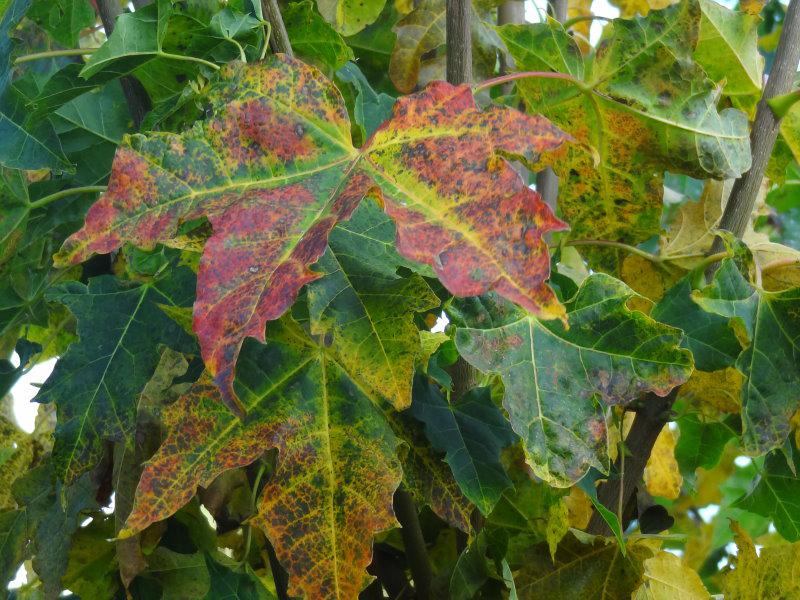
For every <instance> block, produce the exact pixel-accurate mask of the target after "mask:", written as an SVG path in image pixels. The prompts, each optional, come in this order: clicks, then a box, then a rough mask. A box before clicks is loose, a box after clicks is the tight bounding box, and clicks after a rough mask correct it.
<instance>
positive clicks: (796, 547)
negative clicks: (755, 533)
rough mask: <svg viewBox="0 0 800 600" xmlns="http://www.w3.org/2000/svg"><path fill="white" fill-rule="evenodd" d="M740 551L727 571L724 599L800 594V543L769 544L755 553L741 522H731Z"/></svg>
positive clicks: (770, 599) (758, 599)
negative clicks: (730, 568) (732, 565)
mask: <svg viewBox="0 0 800 600" xmlns="http://www.w3.org/2000/svg"><path fill="white" fill-rule="evenodd" d="M731 529H733V532H734V534H735V540H736V546H737V548H738V550H739V551H738V553H737V554H736V557H735V558H733V563H734V566H735V567H736V568H735V569H733V570H729V571H728V572H727V573H725V576H724V577H723V579H722V589H723V591H724V592H725V600H773V599H774V598H793V597H796V596H798V595H800V543H795V544H791V545H782V546H768V547H766V548H762V549H761V550H760V552H759V553H756V547H755V546H754V545H753V540H751V539H750V536H749V535H747V533H746V532H745V531H744V529H742V528H741V527H740V526H739V524H738V523H736V522H734V523H732V524H731Z"/></svg>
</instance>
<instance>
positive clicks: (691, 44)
mask: <svg viewBox="0 0 800 600" xmlns="http://www.w3.org/2000/svg"><path fill="white" fill-rule="evenodd" d="M699 19H700V8H699V6H698V3H697V2H696V1H694V0H687V1H685V2H681V3H680V4H678V5H675V6H671V7H669V8H666V9H665V10H660V11H653V12H651V13H650V14H649V15H648V16H647V17H639V18H636V19H632V20H630V21H627V20H615V21H614V22H613V23H612V24H610V25H609V26H608V29H607V34H606V35H604V37H603V41H602V42H601V43H600V44H599V45H598V48H597V50H596V52H594V53H593V54H592V55H590V56H589V57H586V58H584V57H583V56H582V55H581V52H580V49H579V47H578V44H577V42H576V41H575V40H574V39H573V38H572V37H571V36H570V35H569V34H568V33H567V32H566V31H565V30H564V28H563V27H562V26H561V24H559V23H556V22H548V23H540V24H530V25H504V26H502V27H499V28H498V31H499V32H500V37H501V38H502V39H503V41H504V42H505V43H506V45H507V46H508V49H509V52H510V53H511V55H512V56H513V57H514V60H515V61H516V67H517V70H519V71H553V72H557V73H561V74H564V76H565V77H564V78H562V79H544V78H533V77H531V78H526V79H524V80H518V81H517V86H518V89H519V91H520V94H521V96H522V98H523V100H524V101H525V103H526V104H527V106H528V108H529V110H531V111H532V112H536V113H541V114H543V115H544V116H546V117H548V118H550V119H551V120H552V121H553V122H554V123H555V124H557V125H559V126H560V127H563V128H564V130H565V131H567V132H568V133H570V134H572V135H573V136H575V138H576V139H577V140H578V141H579V142H580V144H579V145H578V144H576V145H570V146H565V147H564V148H563V149H562V150H561V151H560V152H559V156H558V157H557V159H556V161H555V162H554V164H553V168H554V169H555V170H556V172H557V174H558V175H559V177H560V187H559V197H558V206H559V210H560V211H561V213H562V214H563V215H564V217H565V218H566V220H567V222H568V223H569V224H570V227H571V229H572V234H571V235H573V236H574V237H577V238H581V237H589V238H593V239H597V238H601V239H611V240H621V241H625V242H629V243H637V242H641V241H643V240H645V239H647V238H649V237H651V236H652V235H654V234H657V233H658V231H659V218H660V216H661V208H662V193H663V172H664V171H665V170H667V169H668V170H670V171H674V172H682V173H686V174H688V175H692V176H695V177H698V178H703V179H705V178H708V177H714V178H719V179H722V178H736V177H738V176H739V175H740V174H741V173H743V172H744V171H746V170H747V169H748V168H749V167H750V145H749V132H748V123H747V117H746V116H745V115H744V113H741V112H739V111H737V110H735V109H724V110H722V111H719V112H718V111H717V108H716V103H717V100H718V98H719V91H718V90H717V88H716V86H715V84H714V83H713V82H711V81H710V80H709V79H708V77H707V76H706V74H705V72H704V71H703V70H702V69H701V68H700V66H698V65H697V63H695V62H694V61H693V59H692V53H693V51H694V48H695V45H696V44H697V40H698V27H699V25H698V23H699Z"/></svg>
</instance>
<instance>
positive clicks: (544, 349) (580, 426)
mask: <svg viewBox="0 0 800 600" xmlns="http://www.w3.org/2000/svg"><path fill="white" fill-rule="evenodd" d="M634 296H635V293H634V292H633V291H632V290H631V289H630V288H628V287H627V286H626V285H625V284H624V283H622V282H621V281H618V280H616V279H614V278H612V277H609V276H608V275H602V274H597V275H592V276H590V277H589V278H588V279H586V280H585V281H584V283H583V285H582V286H581V288H580V289H579V290H578V292H577V294H576V295H575V296H574V297H573V298H572V299H571V300H570V301H569V302H567V311H568V312H567V317H568V322H569V329H565V328H564V326H563V324H561V323H560V322H558V321H551V322H546V321H540V320H539V319H536V318H535V317H533V316H529V315H524V316H522V317H520V318H518V319H515V320H510V321H509V322H506V324H504V325H502V326H494V327H492V328H489V329H469V328H463V329H459V330H458V332H457V333H456V345H457V346H458V349H459V351H460V352H461V355H462V356H463V357H464V358H465V359H466V360H467V361H469V362H470V363H471V364H472V365H474V366H475V367H477V368H478V369H480V370H482V371H490V372H496V373H499V374H500V376H501V377H502V379H503V384H504V386H505V397H504V399H503V404H504V406H505V408H506V410H507V411H508V416H509V418H510V420H511V426H512V427H513V429H514V431H516V432H517V434H519V436H520V437H521V438H522V440H523V444H524V449H525V454H526V460H527V462H528V464H529V465H530V466H531V468H532V469H533V471H534V473H535V474H536V475H537V476H539V477H541V478H542V479H544V480H545V481H546V482H548V483H550V484H551V485H555V486H559V487H567V486H570V485H572V484H573V483H575V482H576V481H577V480H579V479H580V478H581V477H582V476H583V475H584V474H585V473H586V472H587V471H588V470H589V468H590V467H596V468H598V469H601V470H604V471H607V469H608V451H607V450H608V449H607V446H608V441H607V435H606V434H607V425H608V417H609V413H610V409H611V406H613V405H619V404H622V405H625V404H627V403H629V402H631V401H633V400H635V399H637V398H639V397H641V396H642V395H643V394H645V393H647V392H654V393H656V394H658V395H660V396H663V395H666V394H667V393H668V392H669V391H670V390H671V389H672V388H673V387H675V386H676V385H679V384H681V383H683V382H684V381H686V379H687V378H688V377H689V374H690V373H691V370H692V357H691V354H690V353H689V351H688V350H683V349H680V348H679V347H678V344H679V342H680V338H681V332H680V330H678V329H674V328H672V327H670V326H668V325H664V324H662V323H658V322H656V321H654V320H653V319H651V318H650V317H648V316H646V315H644V314H642V313H640V312H638V311H631V310H629V309H628V308H627V307H626V305H625V303H626V302H627V301H628V300H629V299H630V298H631V297H634Z"/></svg>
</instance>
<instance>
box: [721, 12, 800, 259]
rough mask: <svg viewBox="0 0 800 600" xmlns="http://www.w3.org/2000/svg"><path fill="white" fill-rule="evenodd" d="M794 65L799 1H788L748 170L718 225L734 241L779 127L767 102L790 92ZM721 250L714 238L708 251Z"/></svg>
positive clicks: (798, 51) (799, 49)
mask: <svg viewBox="0 0 800 600" xmlns="http://www.w3.org/2000/svg"><path fill="white" fill-rule="evenodd" d="M798 62H800V0H791V2H790V3H789V8H788V9H787V11H786V19H785V20H784V22H783V31H781V37H780V40H779V42H778V48H777V50H776V52H775V62H774V63H773V65H772V70H771V71H770V73H769V78H768V79H767V84H766V85H765V86H764V93H763V95H762V96H761V101H760V102H759V103H758V108H757V109H756V119H755V122H754V123H753V129H752V131H751V133H750V147H751V152H752V155H753V163H752V166H751V167H750V170H749V171H747V173H745V174H744V175H742V176H741V177H740V178H739V179H737V180H736V183H734V184H733V189H732V190H731V195H730V199H729V200H728V204H727V205H726V206H725V212H724V213H723V214H722V219H721V220H720V223H719V228H720V229H724V230H726V231H730V232H731V233H733V235H735V236H736V237H737V238H741V237H742V235H743V234H744V231H745V229H746V227H747V224H748V222H749V221H750V215H752V214H753V207H754V206H755V202H756V197H757V195H758V190H759V188H760V187H761V181H762V180H763V179H764V173H765V171H766V168H767V163H768V162H769V157H770V156H771V155H772V148H773V146H774V145H775V140H776V139H777V137H778V131H779V129H780V125H781V119H779V118H778V117H777V116H776V115H775V113H774V112H772V109H771V108H770V107H769V104H768V101H769V100H770V99H772V98H774V97H776V96H782V95H783V94H786V93H787V92H789V91H790V90H791V87H792V82H793V80H794V77H795V73H796V72H797V64H798ZM722 246H723V243H722V240H721V239H720V238H717V239H716V240H714V246H713V248H712V250H711V251H712V252H719V251H720V250H721V249H722Z"/></svg>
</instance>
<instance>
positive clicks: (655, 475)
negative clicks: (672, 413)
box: [644, 425, 683, 500]
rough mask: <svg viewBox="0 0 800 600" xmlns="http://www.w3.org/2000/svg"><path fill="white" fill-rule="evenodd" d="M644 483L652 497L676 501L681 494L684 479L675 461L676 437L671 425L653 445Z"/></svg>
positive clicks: (666, 427)
mask: <svg viewBox="0 0 800 600" xmlns="http://www.w3.org/2000/svg"><path fill="white" fill-rule="evenodd" d="M644 483H645V486H647V492H648V493H649V494H650V495H651V496H660V497H662V498H667V499H668V500H675V499H676V498H677V497H678V496H679V495H680V493H681V484H682V483H683V477H681V472H680V469H679V468H678V461H677V460H675V436H674V435H673V433H672V430H670V428H669V425H665V426H664V428H663V429H662V430H661V433H659V434H658V438H656V443H655V444H653V449H652V451H651V452H650V458H648V459H647V466H646V467H645V469H644Z"/></svg>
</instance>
